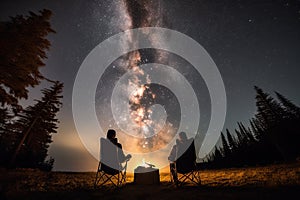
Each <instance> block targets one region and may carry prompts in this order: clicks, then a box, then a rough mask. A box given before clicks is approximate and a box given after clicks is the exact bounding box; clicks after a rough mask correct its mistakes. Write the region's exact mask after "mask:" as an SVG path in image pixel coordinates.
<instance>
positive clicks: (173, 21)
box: [0, 0, 300, 171]
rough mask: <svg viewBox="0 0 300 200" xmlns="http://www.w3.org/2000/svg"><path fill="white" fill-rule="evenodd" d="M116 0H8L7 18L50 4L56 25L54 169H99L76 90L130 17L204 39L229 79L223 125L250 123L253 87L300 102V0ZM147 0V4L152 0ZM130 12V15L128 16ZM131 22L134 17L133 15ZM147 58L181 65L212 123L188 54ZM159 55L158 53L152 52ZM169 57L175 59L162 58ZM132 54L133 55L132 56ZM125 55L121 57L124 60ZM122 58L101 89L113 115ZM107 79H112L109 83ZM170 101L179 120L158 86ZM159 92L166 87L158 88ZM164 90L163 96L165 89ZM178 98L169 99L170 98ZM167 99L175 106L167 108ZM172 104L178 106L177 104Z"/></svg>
mask: <svg viewBox="0 0 300 200" xmlns="http://www.w3.org/2000/svg"><path fill="white" fill-rule="evenodd" d="M124 2H126V1H125V0H116V1H108V0H107V1H106V0H101V1H100V0H99V1H87V0H73V1H53V0H51V1H50V0H49V1H14V0H10V1H4V0H3V1H1V3H0V5H1V12H0V20H1V21H5V20H8V19H9V16H15V15H17V14H23V15H27V14H28V11H33V12H38V11H39V10H42V9H50V10H51V11H52V12H53V17H52V19H51V24H52V27H53V29H54V30H55V31H56V32H57V33H56V34H50V35H49V37H48V38H49V40H50V41H51V44H52V46H51V48H50V51H49V52H48V59H47V60H46V61H45V63H46V67H44V68H43V69H42V73H43V74H44V75H45V76H46V77H48V78H50V79H53V80H59V81H62V82H63V83H64V86H65V87H64V93H63V95H64V99H63V108H62V110H61V112H60V113H59V116H58V117H59V119H60V125H59V130H58V134H55V135H54V137H53V140H54V142H53V143H52V144H51V147H50V152H49V154H50V155H51V156H52V157H54V158H55V165H54V170H67V171H95V170H96V167H97V160H96V159H95V158H93V156H92V155H91V154H89V152H88V151H87V150H86V149H85V148H84V146H83V144H82V143H81V141H80V139H79V137H78V134H77V131H76V128H75V125H74V121H73V116H72V90H73V84H74V80H75V77H76V74H77V71H78V69H79V67H80V66H81V64H82V62H83V61H84V59H85V57H86V56H87V55H88V54H89V53H90V51H91V50H92V49H94V47H95V46H97V45H98V44H99V43H101V42H102V41H104V40H105V39H107V38H109V37H110V36H113V35H114V34H117V33H119V32H121V31H124V30H127V29H128V27H129V26H128V25H127V21H126V20H128V16H129V17H131V23H132V24H131V26H132V27H133V28H136V27H143V26H158V27H165V28H169V29H172V30H176V31H179V32H181V33H184V34H186V35H188V36H189V37H191V38H193V39H194V40H196V41H197V42H198V43H199V44H201V45H202V46H203V47H204V48H205V49H206V51H207V52H208V53H209V55H210V56H211V57H212V59H213V60H214V62H215V63H216V65H217V67H218V69H219V71H220V73H221V75H222V78H223V82H224V85H225V89H226V95H227V115H226V121H225V125H224V129H223V130H225V129H226V128H228V129H229V130H233V129H234V128H235V127H236V122H237V121H240V122H244V123H245V124H246V125H247V124H248V120H249V119H250V118H251V117H252V116H253V115H254V113H255V111H256V108H255V99H254V98H255V91H254V88H253V87H254V85H257V86H259V87H261V88H262V89H263V90H265V91H266V92H268V93H273V92H274V91H277V92H279V93H281V94H283V95H285V96H286V97H287V98H289V99H291V100H292V101H293V102H294V103H296V104H298V105H300V93H299V85H300V79H299V74H300V66H299V63H300V1H299V0H273V1H271V0H249V1H247V0H228V1H214V0H198V1H195V0H194V1H192V0H186V1H181V0H164V1H154V0H152V1H151V0H150V1H142V2H143V3H142V5H140V6H137V5H135V4H134V3H127V4H126V3H124ZM145 2H146V3H145ZM126 17H127V18H126ZM129 21H130V20H129ZM140 53H141V54H142V62H144V63H147V59H148V60H150V61H161V62H162V63H165V64H170V63H173V64H174V63H176V65H175V67H174V68H175V69H177V70H178V71H179V72H180V73H182V74H184V76H185V77H187V79H188V80H189V81H190V82H191V85H192V86H193V88H194V90H195V91H196V96H197V98H198V100H199V106H200V108H201V117H203V118H202V120H203V121H201V124H200V128H199V131H203V132H205V130H206V129H207V124H208V123H209V115H210V101H209V95H208V92H207V88H206V87H205V83H204V82H203V80H202V78H201V76H200V75H195V73H194V71H193V68H192V66H190V64H189V63H187V62H186V61H185V60H183V59H182V58H179V57H178V56H176V55H171V54H168V53H167V52H160V51H158V52H156V53H153V52H151V51H141V52H140ZM153 54H154V55H156V56H157V55H159V56H157V57H158V58H157V57H155V56H153ZM162 55H163V56H166V55H167V56H170V57H171V58H170V59H167V60H168V63H166V62H165V61H164V60H160V58H161V57H162ZM128 57H130V56H127V58H128ZM125 58H126V56H124V57H122V58H120V59H119V60H121V61H122V60H124V59H125ZM118 63H120V62H118V61H116V63H114V64H112V66H110V68H109V69H108V70H107V71H106V72H105V76H103V79H101V81H100V82H99V84H98V89H97V94H96V108H98V110H97V115H103V114H105V113H107V115H111V113H109V112H108V111H107V110H106V108H107V103H108V102H109V100H107V98H106V97H107V96H109V95H111V93H112V87H113V86H114V84H115V82H116V80H117V79H118V77H119V75H120V74H124V71H122V66H118ZM105 84H106V85H105ZM46 86H47V83H44V82H43V83H42V84H41V85H40V86H39V87H36V88H34V89H32V90H31V93H30V99H29V100H28V101H23V102H22V103H23V104H24V105H27V104H30V103H31V102H32V99H34V98H39V97H40V93H39V90H40V89H41V88H43V87H46ZM152 89H153V90H154V91H156V92H157V94H160V95H159V96H161V99H158V100H157V102H156V103H160V104H165V106H166V110H168V112H170V113H172V114H173V116H172V115H170V116H168V117H169V118H168V119H169V121H170V122H172V125H174V126H176V122H177V120H178V118H177V117H176V116H177V115H178V114H180V113H178V112H177V110H176V109H174V107H175V108H176V106H178V105H177V104H178V102H177V101H176V99H174V95H173V94H172V92H170V91H169V90H168V89H167V88H163V87H162V88H159V86H155V85H154V86H153V88H152ZM159 92H160V93H159ZM162 94H163V95H162ZM168 101H170V102H171V103H170V104H168V103H167V102H168ZM168 105H171V106H169V107H168ZM172 109H173V110H172ZM100 124H103V126H104V127H107V128H108V127H110V126H114V125H112V124H111V122H110V120H109V117H107V118H106V119H105V120H104V121H101V122H100Z"/></svg>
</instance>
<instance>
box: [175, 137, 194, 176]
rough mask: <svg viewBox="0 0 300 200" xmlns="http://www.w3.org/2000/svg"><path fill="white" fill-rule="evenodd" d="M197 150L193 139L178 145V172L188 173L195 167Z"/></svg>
mask: <svg viewBox="0 0 300 200" xmlns="http://www.w3.org/2000/svg"><path fill="white" fill-rule="evenodd" d="M195 163H196V150H195V144H194V140H193V139H189V140H188V141H187V142H186V144H184V145H177V159H176V169H177V172H178V173H183V174H184V173H188V172H190V171H192V170H194V169H195Z"/></svg>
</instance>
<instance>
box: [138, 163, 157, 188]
mask: <svg viewBox="0 0 300 200" xmlns="http://www.w3.org/2000/svg"><path fill="white" fill-rule="evenodd" d="M154 167H155V165H153V164H151V163H148V162H145V159H143V161H142V165H141V166H137V167H136V168H135V169H134V183H135V184H159V182H160V180H159V169H157V168H154Z"/></svg>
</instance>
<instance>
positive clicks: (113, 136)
mask: <svg viewBox="0 0 300 200" xmlns="http://www.w3.org/2000/svg"><path fill="white" fill-rule="evenodd" d="M106 138H107V139H108V140H109V141H110V142H111V143H113V144H114V145H116V146H117V147H118V158H119V162H120V163H123V162H125V161H129V160H130V159H131V157H132V156H131V154H128V155H126V156H125V154H124V152H123V149H122V144H120V143H119V142H118V138H116V131H115V130H113V129H109V130H108V131H107V134H106Z"/></svg>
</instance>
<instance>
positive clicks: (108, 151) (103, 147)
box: [100, 138, 120, 174]
mask: <svg viewBox="0 0 300 200" xmlns="http://www.w3.org/2000/svg"><path fill="white" fill-rule="evenodd" d="M100 162H101V165H102V170H103V171H105V172H106V173H109V174H111V173H116V171H118V170H119V168H120V165H119V161H118V147H117V146H116V145H114V144H113V143H112V142H111V141H109V140H108V139H106V138H100ZM110 168H111V169H110Z"/></svg>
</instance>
